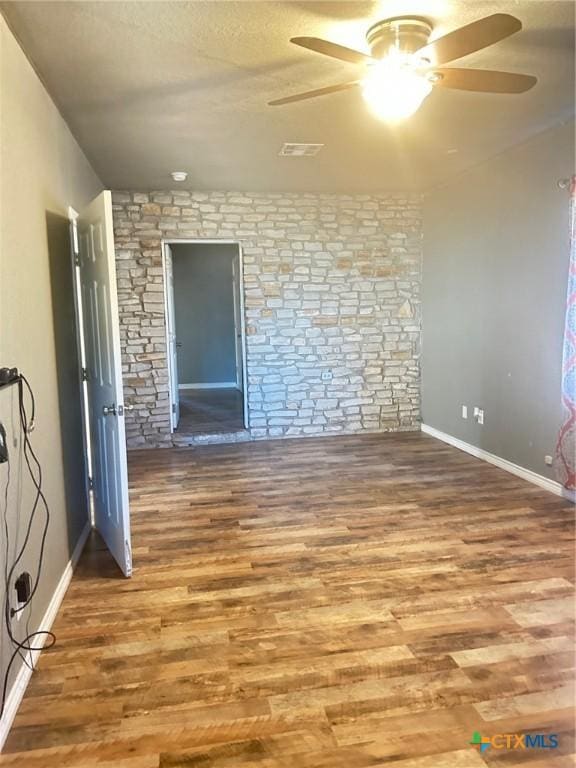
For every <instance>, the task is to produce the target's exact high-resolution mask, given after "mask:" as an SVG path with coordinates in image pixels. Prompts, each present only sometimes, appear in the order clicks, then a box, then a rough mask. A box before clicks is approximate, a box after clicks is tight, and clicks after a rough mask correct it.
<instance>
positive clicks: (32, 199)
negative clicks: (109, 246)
mask: <svg viewBox="0 0 576 768" xmlns="http://www.w3.org/2000/svg"><path fill="white" fill-rule="evenodd" d="M0 43H1V60H0V64H1V68H0V91H1V102H0V110H1V114H0V131H1V135H0V140H1V166H0V180H1V188H0V195H1V197H0V206H1V218H0V366H16V367H18V368H19V369H20V370H22V371H23V372H24V373H25V374H26V376H27V377H28V379H29V380H30V383H31V384H32V387H33V388H34V391H35V393H36V410H37V418H36V430H35V431H34V433H33V434H32V441H33V446H34V448H35V450H36V453H37V455H38V458H39V459H40V461H41V463H42V468H43V473H44V491H45V495H46V498H47V500H48V502H49V505H50V511H51V521H50V526H49V531H48V539H47V542H46V551H47V557H46V559H45V564H44V570H43V579H42V583H41V586H40V589H39V591H38V593H37V596H36V597H35V599H34V605H33V607H32V616H31V621H30V629H31V630H33V629H34V628H35V627H36V626H37V622H38V621H39V620H40V618H41V617H42V616H43V614H44V613H45V610H46V607H47V605H48V602H49V600H50V598H51V596H52V594H53V592H54V589H55V588H56V585H57V584H58V581H59V579H60V577H61V575H62V573H63V571H64V568H65V566H66V564H67V562H68V560H69V557H70V553H71V551H72V549H73V548H74V545H75V543H76V541H77V540H78V536H79V534H80V532H81V531H82V529H83V527H84V525H85V522H86V511H85V506H84V500H83V498H82V493H83V490H82V488H83V486H82V464H81V460H80V457H81V452H80V454H79V455H78V453H77V447H78V445H79V440H81V433H80V432H79V423H78V415H79V410H78V406H79V402H78V399H77V379H76V376H77V367H76V365H77V363H76V355H75V339H74V327H73V325H72V323H73V305H72V303H71V299H72V295H71V288H72V285H71V275H70V269H69V266H70V261H69V243H68V236H67V221H66V218H67V208H68V206H69V205H72V206H73V207H74V208H76V209H77V210H78V209H81V208H82V207H83V206H84V205H85V204H86V203H87V202H88V201H89V200H90V199H91V198H92V197H93V196H95V195H96V194H97V193H98V192H99V191H100V189H101V188H102V185H101V183H100V180H99V179H98V177H97V176H96V175H95V173H94V171H93V170H92V168H91V167H90V164H89V163H88V161H87V160H86V157H85V156H84V155H83V153H82V151H81V150H80V148H79V147H78V145H77V143H76V141H75V140H74V138H73V136H72V135H71V133H70V131H69V130H68V128H67V126H66V124H65V122H64V120H63V119H62V117H61V115H60V113H59V112H58V110H57V109H56V107H55V105H54V103H53V102H52V101H51V99H50V97H49V95H48V94H47V92H46V91H45V89H44V87H43V86H42V84H41V82H40V80H39V79H38V77H37V76H36V74H35V73H34V71H33V69H32V67H31V66H30V64H29V62H28V60H27V59H26V57H25V56H24V54H23V52H22V50H21V49H20V47H19V46H18V43H17V42H16V40H15V39H14V37H13V35H12V34H11V32H10V31H9V29H8V28H7V26H6V24H5V22H4V20H3V19H2V18H1V17H0ZM57 369H58V370H57ZM14 394H15V388H12V389H11V390H10V391H7V390H5V391H2V392H0V420H2V421H3V422H5V423H6V426H7V427H8V431H9V432H11V430H12V426H13V424H12V421H13V415H14V412H13V408H14V404H15V402H14V397H13V396H14ZM64 405H65V407H63V406H64ZM62 433H64V435H65V439H64V440H63V439H62ZM11 448H13V450H12V458H13V463H12V478H11V492H10V498H9V504H8V519H9V523H10V526H11V533H12V539H13V540H14V534H15V532H16V529H17V528H18V529H19V531H20V539H22V535H23V534H22V530H23V525H24V522H25V521H26V520H27V518H28V515H29V513H30V500H31V494H30V491H29V482H26V483H25V484H24V491H23V494H22V496H21V499H20V503H19V502H18V497H17V494H16V492H15V490H16V486H17V479H18V472H19V469H18V468H19V461H18V449H16V448H14V447H13V445H12V443H11ZM6 477H7V471H6V465H5V464H4V465H0V489H1V491H2V494H1V495H2V503H3V494H4V488H5V483H6ZM41 522H42V515H39V517H38V520H37V521H36V523H35V525H34V528H33V534H32V541H31V546H30V548H29V549H28V550H27V554H26V556H25V557H24V559H23V561H22V570H30V571H32V573H33V574H34V573H35V569H34V563H35V561H36V558H37V555H38V546H39V535H40V533H41V529H42V525H41ZM1 535H2V542H1V546H0V552H1V553H2V555H1V558H2V563H1V567H2V570H3V569H4V562H3V557H4V541H3V536H4V534H3V532H2V534H1ZM19 570H20V569H19ZM24 625H25V621H20V622H19V623H18V624H17V625H16V627H17V629H16V635H17V636H19V637H21V636H22V635H23V633H24ZM5 641H6V638H5V636H3V639H2V649H3V656H2V658H1V659H0V662H1V675H2V679H3V676H4V669H5V665H6V659H7V655H9V654H8V647H7V643H6V642H5ZM17 668H18V664H17V665H16V669H15V670H14V671H13V674H12V677H11V679H13V677H14V672H15V671H17Z"/></svg>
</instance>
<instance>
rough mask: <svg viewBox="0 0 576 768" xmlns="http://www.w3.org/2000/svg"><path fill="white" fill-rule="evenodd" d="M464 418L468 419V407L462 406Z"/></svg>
mask: <svg viewBox="0 0 576 768" xmlns="http://www.w3.org/2000/svg"><path fill="white" fill-rule="evenodd" d="M462 418H463V419H467V418H468V406H467V405H463V406H462Z"/></svg>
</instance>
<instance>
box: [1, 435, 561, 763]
mask: <svg viewBox="0 0 576 768" xmlns="http://www.w3.org/2000/svg"><path fill="white" fill-rule="evenodd" d="M130 481H131V487H132V490H131V503H132V514H133V544H134V562H135V574H134V577H133V578H132V579H131V580H123V579H121V578H120V577H119V576H118V572H117V570H116V568H115V566H114V565H113V564H112V563H111V561H110V559H109V556H108V555H107V553H106V552H105V551H104V550H103V549H102V547H101V545H99V543H98V541H97V540H94V541H92V543H91V545H90V547H89V548H88V550H87V551H86V553H85V554H84V556H83V557H82V559H81V562H80V564H79V567H78V569H77V572H76V574H75V576H74V578H73V581H72V584H71V586H70V589H69V591H68V594H67V595H66V598H65V600H64V603H63V606H62V609H61V612H60V614H59V616H58V618H57V620H56V623H55V627H54V630H55V632H56V634H57V637H58V642H57V644H56V646H55V647H54V648H53V649H51V650H49V651H46V652H45V653H44V654H42V657H41V660H40V663H39V668H38V670H37V672H36V674H35V675H34V677H33V680H32V682H31V684H30V687H29V689H28V692H27V694H26V697H25V699H24V701H23V703H22V706H21V708H20V711H19V714H18V716H17V718H16V721H15V724H14V727H13V730H12V732H11V734H10V736H9V739H8V742H7V744H6V747H5V752H4V754H3V755H2V756H1V757H0V766H18V768H54V767H55V766H58V767H59V768H61V767H65V768H111V767H112V766H114V768H176V767H177V766H182V767H184V766H186V768H190V766H194V768H381V767H382V766H393V768H483V767H485V766H492V767H493V768H506V767H510V766H516V765H528V766H530V768H568V766H574V764H575V763H574V741H573V722H574V711H573V708H572V705H573V695H574V689H573V686H574V635H573V632H574V602H573V600H574V539H573V522H574V520H573V518H574V510H573V508H572V506H571V505H570V504H568V503H567V502H565V501H564V500H562V499H561V498H559V497H556V496H553V495H552V494H549V493H546V492H544V491H541V490H539V489H538V488H536V487H535V486H532V485H529V484H528V483H525V482H524V481H522V480H520V479H517V478H515V477H513V476H511V475H509V474H507V473H505V472H503V471H501V470H499V469H496V468H494V467H492V466H490V465H488V464H484V463H482V462H480V461H478V460H475V459H473V458H471V457H469V456H467V455H466V454H464V453H461V452H459V451H457V450H455V449H453V448H451V447H449V446H446V445H444V444H442V443H440V442H438V441H436V440H434V439H433V438H431V437H428V436H424V435H420V434H402V435H371V436H365V437H364V436H362V437H356V436H355V437H343V436H339V437H336V438H324V439H310V440H291V441H276V442H268V443H263V442H259V443H258V442H257V443H244V444H237V445H226V446H207V447H203V448H199V449H195V450H163V451H149V452H139V453H137V454H133V455H132V457H131V460H130ZM475 731H477V732H479V733H480V734H481V735H482V736H492V735H495V734H499V733H526V732H536V733H545V734H549V733H554V734H557V735H558V738H559V747H558V748H557V749H554V750H550V749H548V750H543V749H510V750H508V749H496V748H494V747H490V748H489V749H487V750H486V751H484V752H483V753H482V754H481V753H480V750H479V748H478V746H474V745H473V744H470V741H471V740H472V736H473V733H474V732H475Z"/></svg>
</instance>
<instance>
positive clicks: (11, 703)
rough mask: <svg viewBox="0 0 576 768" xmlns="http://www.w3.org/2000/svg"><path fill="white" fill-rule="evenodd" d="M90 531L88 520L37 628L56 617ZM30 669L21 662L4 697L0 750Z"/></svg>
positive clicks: (49, 624) (34, 656) (35, 657)
mask: <svg viewBox="0 0 576 768" xmlns="http://www.w3.org/2000/svg"><path fill="white" fill-rule="evenodd" d="M90 531H91V525H90V521H89V520H88V521H87V522H86V526H85V527H84V530H83V531H82V533H81V534H80V538H79V539H78V542H77V544H76V546H75V547H74V551H73V552H72V556H71V557H70V560H69V561H68V564H67V565H66V568H65V569H64V573H63V574H62V576H61V577H60V581H59V582H58V586H57V587H56V589H55V590H54V594H53V595H52V599H51V600H50V603H49V605H48V608H47V609H46V613H45V614H44V616H43V617H42V621H41V622H40V625H39V627H38V630H44V631H49V630H50V628H51V627H52V624H53V623H54V619H55V618H56V616H57V614H58V611H59V609H60V605H61V603H62V600H63V599H64V595H65V594H66V590H67V589H68V585H69V584H70V581H71V579H72V573H73V572H74V568H75V566H76V563H77V562H78V559H79V558H80V555H81V554H82V550H83V549H84V545H85V544H86V540H87V539H88V536H89V534H90ZM41 652H42V651H40V650H38V651H32V652H31V654H30V656H29V659H30V660H31V662H32V666H33V667H36V663H37V661H38V657H39V656H40V654H41ZM32 671H33V670H32V669H30V668H29V667H27V666H26V664H22V666H21V668H20V671H19V672H18V674H17V675H16V679H15V680H14V682H13V683H12V688H11V689H10V693H9V694H8V696H7V697H6V704H5V707H4V714H3V715H2V718H1V719H0V750H2V749H3V747H4V743H5V741H6V739H7V737H8V734H9V732H10V728H11V727H12V723H13V722H14V718H15V717H16V713H17V711H18V707H19V706H20V703H21V701H22V699H23V698H24V693H25V692H26V688H27V686H28V683H29V682H30V678H31V677H32Z"/></svg>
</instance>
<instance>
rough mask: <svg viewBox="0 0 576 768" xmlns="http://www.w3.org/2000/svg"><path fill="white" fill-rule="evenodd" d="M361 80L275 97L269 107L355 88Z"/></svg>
mask: <svg viewBox="0 0 576 768" xmlns="http://www.w3.org/2000/svg"><path fill="white" fill-rule="evenodd" d="M359 83H360V80H352V81H351V82H349V83H339V84H338V85H328V86H326V88H316V90H314V91H305V92H304V93H297V94H295V95H294V96H285V97H284V98H283V99H274V101H269V102H268V106H269V107H279V106H280V105H281V104H291V103H292V102H293V101H304V99H315V98H316V96H326V95H327V94H329V93H337V92H338V91H346V90H347V89H348V88H354V86H355V85H358V84H359Z"/></svg>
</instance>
